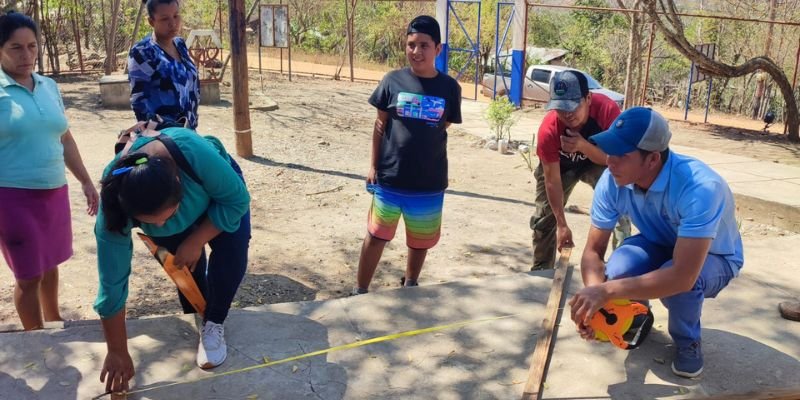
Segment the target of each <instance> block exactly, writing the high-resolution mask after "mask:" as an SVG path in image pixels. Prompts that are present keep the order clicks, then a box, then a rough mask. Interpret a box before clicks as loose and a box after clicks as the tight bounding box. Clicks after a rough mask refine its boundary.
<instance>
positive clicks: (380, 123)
mask: <svg viewBox="0 0 800 400" xmlns="http://www.w3.org/2000/svg"><path fill="white" fill-rule="evenodd" d="M388 121H389V112H388V111H383V110H378V116H377V117H376V118H375V126H374V127H373V128H372V154H371V155H370V160H369V172H368V173H367V183H375V175H376V173H377V169H378V161H379V159H380V156H381V140H383V134H384V130H385V129H386V123H387V122H388Z"/></svg>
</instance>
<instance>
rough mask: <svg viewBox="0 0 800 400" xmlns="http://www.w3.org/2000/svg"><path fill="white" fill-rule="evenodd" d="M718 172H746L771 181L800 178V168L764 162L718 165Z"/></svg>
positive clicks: (716, 167)
mask: <svg viewBox="0 0 800 400" xmlns="http://www.w3.org/2000/svg"><path fill="white" fill-rule="evenodd" d="M713 167H714V168H715V169H717V170H733V171H745V172H747V173H749V174H753V175H756V176H761V177H764V178H769V179H797V178H800V168H797V167H793V166H791V165H781V164H777V163H771V162H764V161H755V160H752V161H748V162H737V163H730V164H716V165H713Z"/></svg>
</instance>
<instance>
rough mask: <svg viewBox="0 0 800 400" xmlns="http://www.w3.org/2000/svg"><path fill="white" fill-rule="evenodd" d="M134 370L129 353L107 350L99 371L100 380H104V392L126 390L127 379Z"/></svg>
mask: <svg viewBox="0 0 800 400" xmlns="http://www.w3.org/2000/svg"><path fill="white" fill-rule="evenodd" d="M135 374H136V372H135V371H134V370H133V360H132V359H131V356H130V354H128V353H127V352H125V353H121V354H120V353H115V352H109V353H108V354H106V360H105V362H103V371H102V372H100V382H105V384H106V392H111V393H114V392H123V391H128V381H129V380H131V379H132V378H133V376H134V375H135Z"/></svg>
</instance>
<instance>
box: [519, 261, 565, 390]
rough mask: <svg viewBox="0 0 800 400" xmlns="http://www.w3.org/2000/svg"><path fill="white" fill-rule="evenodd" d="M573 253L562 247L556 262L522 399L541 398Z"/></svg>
mask: <svg viewBox="0 0 800 400" xmlns="http://www.w3.org/2000/svg"><path fill="white" fill-rule="evenodd" d="M571 254H572V248H570V247H567V248H564V249H562V250H561V256H560V257H559V259H558V263H557V264H556V270H555V274H554V275H553V286H552V287H551V288H550V297H549V298H548V299H547V308H545V317H544V319H543V320H542V330H541V331H540V332H539V334H538V335H537V337H536V348H535V349H534V350H533V360H531V368H530V370H528V382H527V383H526V384H525V392H523V394H522V400H538V399H540V398H541V394H542V393H541V391H542V390H541V389H542V383H543V382H544V375H545V373H546V372H547V368H546V367H547V364H548V361H549V360H550V350H551V347H552V344H553V336H554V332H555V328H556V322H557V320H558V311H559V306H560V305H561V298H562V296H563V293H564V287H565V286H566V277H567V276H568V272H569V271H570V270H571V269H572V266H571V265H570V264H569V257H570V255H571Z"/></svg>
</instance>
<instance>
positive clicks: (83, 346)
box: [0, 310, 347, 400]
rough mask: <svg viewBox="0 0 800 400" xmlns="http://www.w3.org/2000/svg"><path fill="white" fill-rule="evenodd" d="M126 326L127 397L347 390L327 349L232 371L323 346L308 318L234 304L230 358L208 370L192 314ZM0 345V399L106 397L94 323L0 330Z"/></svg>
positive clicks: (323, 337)
mask: <svg viewBox="0 0 800 400" xmlns="http://www.w3.org/2000/svg"><path fill="white" fill-rule="evenodd" d="M127 325H128V335H129V340H128V347H129V350H130V352H131V356H132V358H133V360H134V367H135V369H136V377H135V378H134V380H133V381H131V386H132V387H131V392H130V394H129V396H128V399H165V398H169V399H182V398H185V399H190V398H197V399H207V398H219V399H223V398H224V399H244V398H277V399H295V398H309V397H316V398H321V399H332V400H337V399H341V398H342V397H343V395H344V393H345V389H346V388H347V373H346V371H345V370H344V368H342V367H340V366H338V365H336V364H332V363H329V362H327V361H326V359H327V357H326V356H325V355H321V356H315V357H309V358H305V359H301V360H294V361H291V362H287V363H282V364H278V365H275V366H272V367H266V368H255V369H253V370H250V371H246V372H240V373H233V372H232V371H237V370H240V369H242V368H250V367H254V366H257V365H260V364H263V363H264V359H265V357H267V358H268V359H269V360H271V361H275V360H280V359H283V358H286V357H289V356H296V355H300V354H304V353H308V352H311V351H315V350H321V349H326V348H328V347H329V346H330V344H329V342H328V329H327V328H326V327H325V326H323V325H322V324H320V323H318V322H316V321H312V320H310V319H308V318H305V317H301V316H296V315H289V314H282V313H275V312H269V311H262V312H253V311H246V310H233V311H232V312H231V315H230V316H229V318H228V319H227V320H226V323H225V326H226V339H227V345H228V358H227V359H226V361H225V363H224V364H223V365H221V366H220V367H217V368H214V369H212V370H201V369H199V368H197V366H196V365H195V355H196V350H197V342H198V332H197V328H196V321H193V319H192V318H191V317H188V316H166V317H158V318H152V319H139V320H129V321H128V324H127ZM0 343H2V344H3V346H2V347H0V365H2V366H3V371H2V372H0V385H1V387H2V388H3V390H2V393H0V398H3V399H5V398H8V399H39V398H41V399H65V400H72V399H90V398H95V397H98V396H100V397H99V398H102V399H108V398H109V397H108V396H102V394H103V392H104V388H105V386H104V384H101V383H100V382H99V376H100V371H101V368H102V365H103V362H104V359H105V356H106V345H105V341H104V339H103V333H102V329H101V327H100V325H99V321H85V322H81V323H78V324H75V325H74V326H71V327H68V328H67V329H63V330H44V331H36V332H25V333H14V334H3V335H0ZM215 375H220V376H218V377H215ZM199 379H202V380H199ZM253 396H255V397H253Z"/></svg>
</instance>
